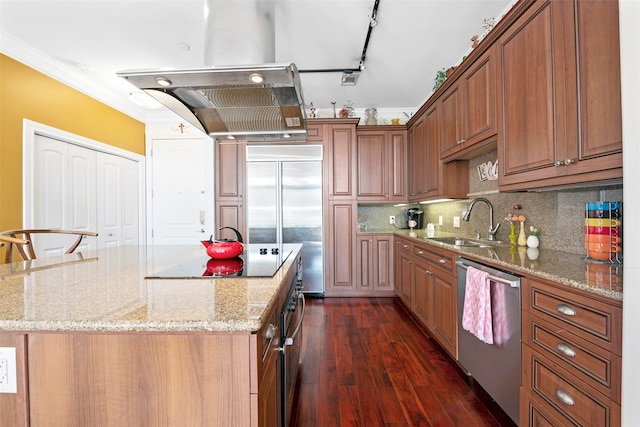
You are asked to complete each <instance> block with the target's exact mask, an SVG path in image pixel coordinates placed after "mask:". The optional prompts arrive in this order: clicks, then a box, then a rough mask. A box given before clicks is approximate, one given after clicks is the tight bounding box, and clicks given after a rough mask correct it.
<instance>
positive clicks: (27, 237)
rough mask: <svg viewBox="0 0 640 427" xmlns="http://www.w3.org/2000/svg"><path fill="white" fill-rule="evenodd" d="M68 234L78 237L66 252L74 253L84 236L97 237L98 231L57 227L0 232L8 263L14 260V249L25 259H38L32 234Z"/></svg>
mask: <svg viewBox="0 0 640 427" xmlns="http://www.w3.org/2000/svg"><path fill="white" fill-rule="evenodd" d="M51 233H56V234H67V235H77V236H78V238H77V239H76V240H75V241H74V242H73V244H72V245H71V246H69V248H68V249H67V250H66V251H65V254H70V253H73V251H75V250H76V248H77V247H78V246H79V245H80V242H82V239H83V237H84V236H93V237H96V236H97V235H98V233H94V232H92V231H84V230H56V229H31V230H8V231H3V232H0V246H3V245H5V244H6V246H7V249H6V253H5V257H4V261H5V262H6V263H11V262H13V249H14V247H15V249H16V252H18V254H19V255H20V258H22V260H23V261H28V260H32V259H36V252H35V249H34V248H33V243H32V238H31V235H32V234H51Z"/></svg>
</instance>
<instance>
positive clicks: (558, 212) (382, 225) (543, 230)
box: [358, 151, 624, 256]
mask: <svg viewBox="0 0 640 427" xmlns="http://www.w3.org/2000/svg"><path fill="white" fill-rule="evenodd" d="M496 157H497V156H496V152H495V151H494V152H489V153H487V154H485V155H483V156H481V157H478V158H476V159H472V160H471V161H470V162H469V163H470V164H469V168H470V171H469V199H467V200H456V201H451V202H441V203H434V204H427V205H416V204H412V205H407V206H393V205H360V206H358V215H359V217H361V218H363V219H364V218H365V217H366V219H367V226H368V229H369V231H377V230H380V231H383V230H387V231H393V228H394V226H393V225H389V216H390V215H394V216H395V217H396V226H397V227H402V226H406V220H405V212H406V210H407V209H409V208H411V207H420V208H421V209H423V210H424V226H425V227H426V224H427V223H430V222H431V223H434V224H435V225H436V230H440V231H444V232H448V233H458V234H460V235H461V236H466V237H475V234H476V230H478V231H480V234H481V236H482V237H483V238H484V237H486V236H487V231H488V229H489V208H488V206H487V205H486V204H485V203H477V204H475V206H474V208H473V211H472V213H471V217H470V220H469V222H465V221H462V216H463V214H464V212H465V211H466V210H467V207H468V206H469V203H470V201H471V200H472V199H474V198H476V197H483V198H485V199H487V200H489V201H490V202H491V204H492V205H493V223H494V226H495V224H497V223H498V222H499V223H500V224H501V225H500V228H499V229H498V232H497V234H496V238H497V239H498V240H501V241H505V242H508V241H509V238H508V235H509V223H508V222H507V221H506V220H505V217H506V216H507V214H509V213H511V212H512V207H513V206H514V205H515V204H519V205H521V206H522V209H521V210H520V211H518V214H521V215H524V216H526V218H527V220H526V222H525V228H526V230H527V231H528V229H529V226H534V227H536V228H538V229H539V230H540V248H541V250H543V249H544V248H549V249H554V250H560V251H565V252H571V253H576V254H584V255H585V256H586V253H585V251H584V228H583V227H584V210H585V203H587V202H593V201H620V202H621V201H622V188H623V187H622V185H613V186H606V187H590V188H578V189H570V190H554V191H542V192H517V193H500V192H498V184H497V181H491V180H485V181H481V180H480V176H479V174H478V171H477V166H478V165H480V164H483V163H487V162H488V161H491V162H492V163H493V162H495V159H496ZM439 216H442V219H443V225H442V226H439V225H438V218H439ZM454 216H458V217H460V218H461V221H460V228H454V227H453V217H454ZM623 226H624V219H623ZM517 230H519V226H518V228H517ZM516 232H517V231H516ZM623 242H624V240H623Z"/></svg>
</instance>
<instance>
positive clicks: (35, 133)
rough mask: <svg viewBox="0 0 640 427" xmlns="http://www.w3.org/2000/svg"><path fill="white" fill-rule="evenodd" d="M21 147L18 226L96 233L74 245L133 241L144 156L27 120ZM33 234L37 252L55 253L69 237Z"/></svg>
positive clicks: (139, 217) (140, 210) (139, 221)
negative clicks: (21, 212) (19, 223)
mask: <svg viewBox="0 0 640 427" xmlns="http://www.w3.org/2000/svg"><path fill="white" fill-rule="evenodd" d="M23 147H24V158H23V188H24V191H23V194H24V198H23V203H24V206H23V213H24V219H23V224H24V226H23V228H59V229H68V230H86V231H95V232H97V233H98V238H95V237H85V238H84V240H83V242H82V243H81V244H80V246H79V249H80V250H89V249H95V248H103V247H106V246H114V245H122V244H138V243H139V241H140V229H141V228H142V229H144V222H145V221H144V217H143V215H144V192H143V190H142V187H141V185H142V182H143V179H142V177H143V173H144V157H142V156H140V155H137V154H134V153H131V152H129V151H125V150H121V149H119V148H116V147H113V146H110V145H107V144H103V143H101V142H98V141H93V140H89V139H87V138H83V137H80V136H78V135H74V134H70V133H68V132H64V131H61V130H59V129H55V128H51V127H49V126H45V125H41V124H38V123H35V122H31V121H28V120H25V132H24V141H23ZM39 237H40V238H39V239H37V240H35V241H34V246H35V247H36V256H37V257H43V256H46V255H57V254H61V253H62V252H63V250H64V249H65V248H68V247H69V246H70V245H71V244H72V243H73V242H74V241H75V238H73V237H66V236H59V235H55V234H52V235H44V236H39ZM63 239H64V240H63Z"/></svg>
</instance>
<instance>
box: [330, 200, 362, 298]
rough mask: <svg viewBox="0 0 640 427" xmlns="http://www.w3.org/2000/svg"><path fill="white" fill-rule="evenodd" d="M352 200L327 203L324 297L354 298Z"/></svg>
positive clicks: (354, 210)
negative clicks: (326, 258)
mask: <svg viewBox="0 0 640 427" xmlns="http://www.w3.org/2000/svg"><path fill="white" fill-rule="evenodd" d="M357 211H358V207H357V203H356V202H355V201H354V200H345V201H334V202H330V203H329V214H328V215H329V218H328V222H327V223H328V225H329V226H328V227H327V229H328V232H327V235H328V238H327V239H326V242H327V250H326V253H327V257H328V262H327V263H326V265H327V275H326V276H327V277H326V280H327V281H326V283H327V287H326V288H325V295H326V296H352V295H356V292H357V289H356V229H355V227H356V223H357V215H358V212H357Z"/></svg>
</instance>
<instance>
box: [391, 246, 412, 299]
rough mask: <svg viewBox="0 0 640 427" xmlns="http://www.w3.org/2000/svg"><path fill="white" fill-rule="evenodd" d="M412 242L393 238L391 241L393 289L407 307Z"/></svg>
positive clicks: (410, 291)
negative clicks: (392, 241)
mask: <svg viewBox="0 0 640 427" xmlns="http://www.w3.org/2000/svg"><path fill="white" fill-rule="evenodd" d="M412 252H413V243H411V242H410V241H409V240H405V239H401V238H398V237H395V238H394V243H393V269H394V276H395V291H396V295H398V296H399V297H400V299H401V300H402V302H403V303H404V304H405V305H406V306H407V307H409V308H411V307H412V304H413V303H412V299H413V297H412V288H413V287H412V285H411V264H412V261H411V253H412Z"/></svg>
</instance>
